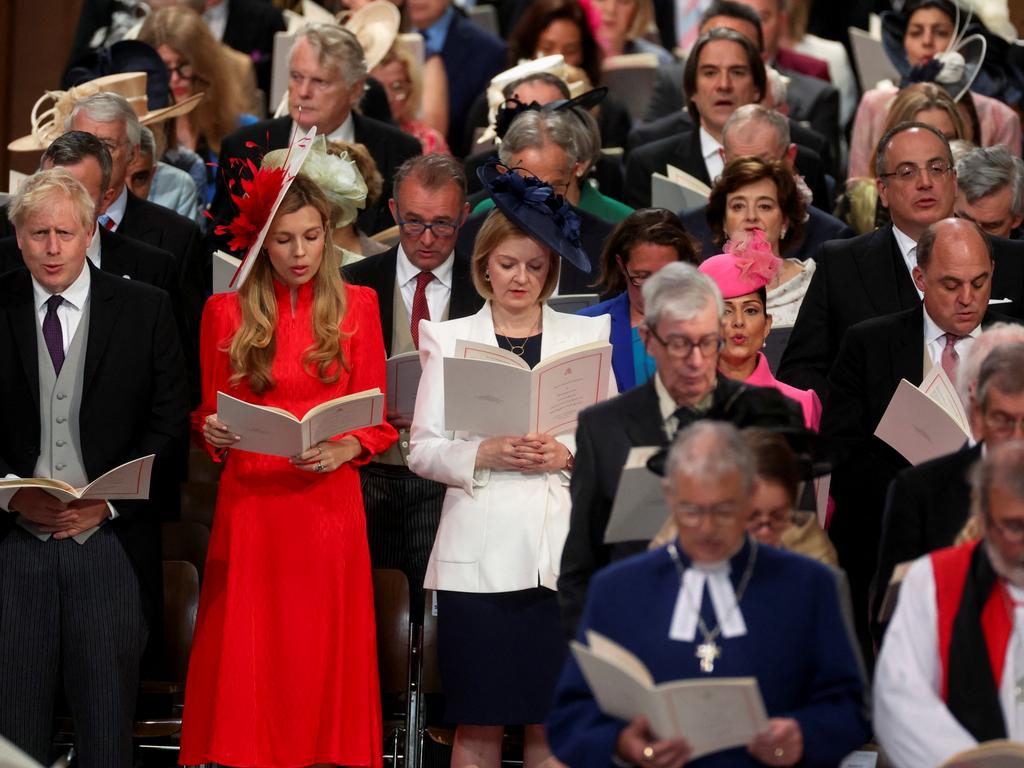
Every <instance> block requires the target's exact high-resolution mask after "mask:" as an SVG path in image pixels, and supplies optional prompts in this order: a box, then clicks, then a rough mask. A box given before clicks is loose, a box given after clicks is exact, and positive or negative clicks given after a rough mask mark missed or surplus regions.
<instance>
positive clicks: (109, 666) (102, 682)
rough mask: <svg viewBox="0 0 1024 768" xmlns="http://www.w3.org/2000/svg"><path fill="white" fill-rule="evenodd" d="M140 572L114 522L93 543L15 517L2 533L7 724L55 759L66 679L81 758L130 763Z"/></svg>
mask: <svg viewBox="0 0 1024 768" xmlns="http://www.w3.org/2000/svg"><path fill="white" fill-rule="evenodd" d="M146 636H147V629H146V620H145V618H144V616H143V613H142V598H141V588H140V586H139V579H138V577H137V576H136V574H135V570H134V569H133V568H132V564H131V561H130V560H129V559H128V554H127V553H126V552H125V550H124V547H123V546H122V545H121V542H120V541H119V540H118V538H117V534H116V533H114V531H113V529H112V528H111V526H110V525H109V524H108V525H104V526H103V527H102V528H100V529H99V530H98V531H97V532H96V533H95V534H94V535H93V536H92V537H91V538H89V539H88V541H86V543H85V544H77V543H76V542H74V541H72V540H70V539H66V540H63V541H55V540H53V539H52V538H51V539H49V540H48V541H40V540H39V539H37V538H36V537H34V536H32V535H31V534H29V533H28V532H27V531H25V530H24V529H23V528H21V527H20V526H17V525H15V526H13V527H12V529H11V530H10V531H9V532H8V534H7V536H5V537H4V539H3V540H2V541H0V733H2V734H3V735H4V736H6V737H7V738H8V739H10V740H11V741H13V742H14V743H15V744H16V745H18V746H19V747H20V748H21V749H23V750H24V751H25V752H27V753H28V754H29V755H31V756H32V757H34V758H35V759H36V760H38V761H39V762H41V763H44V764H49V760H48V753H49V751H50V743H51V739H52V737H53V724H54V707H55V705H56V702H57V700H58V694H59V686H60V685H61V683H63V687H64V692H65V695H66V698H67V702H68V705H69V707H70V709H71V717H72V719H73V721H74V725H75V748H76V751H77V753H78V766H79V768H131V766H132V719H133V716H134V712H135V700H136V696H137V691H138V685H139V660H140V658H141V656H142V651H143V648H144V646H145V643H146Z"/></svg>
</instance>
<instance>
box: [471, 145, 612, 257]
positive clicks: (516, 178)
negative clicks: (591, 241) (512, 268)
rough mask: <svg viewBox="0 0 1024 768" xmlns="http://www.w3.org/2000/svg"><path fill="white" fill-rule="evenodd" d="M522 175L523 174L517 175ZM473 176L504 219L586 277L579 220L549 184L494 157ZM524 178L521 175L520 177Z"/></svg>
mask: <svg viewBox="0 0 1024 768" xmlns="http://www.w3.org/2000/svg"><path fill="white" fill-rule="evenodd" d="M520 172H523V173H520ZM476 173H477V176H479V177H480V181H481V182H482V183H483V185H484V188H485V189H486V190H487V192H488V194H489V195H490V196H491V199H492V200H494V204H495V205H496V206H497V207H498V210H500V211H501V212H502V213H503V214H505V217H506V218H507V219H508V220H509V221H511V222H512V223H513V224H515V225H516V226H517V227H519V229H521V230H523V232H525V233H526V234H527V235H529V236H530V237H532V238H533V239H534V240H537V241H538V242H541V243H543V244H544V245H546V246H547V247H548V248H550V249H551V250H553V251H554V252H555V253H557V254H558V255H559V256H561V257H562V258H563V259H565V260H566V261H568V262H569V263H570V264H572V265H573V266H574V267H576V268H578V269H580V270H582V271H583V272H585V273H587V274H588V275H589V274H590V273H591V271H592V269H593V267H592V266H591V264H590V259H589V258H587V254H586V253H584V251H583V247H582V244H581V243H580V220H579V217H578V216H577V215H576V212H575V211H574V210H573V209H572V206H571V205H569V203H567V202H566V200H565V198H564V197H562V196H561V195H556V194H555V190H554V189H552V188H551V185H550V184H547V183H546V182H543V181H541V180H540V179H538V178H537V177H536V176H533V175H528V174H529V172H528V171H526V170H525V169H522V168H520V169H517V170H514V169H510V168H507V167H506V166H504V165H501V164H500V163H499V162H498V161H497V160H495V159H494V158H492V159H490V160H488V161H487V162H486V163H485V164H484V165H482V166H480V167H479V168H478V169H477V171H476ZM524 173H525V174H527V175H523V174H524Z"/></svg>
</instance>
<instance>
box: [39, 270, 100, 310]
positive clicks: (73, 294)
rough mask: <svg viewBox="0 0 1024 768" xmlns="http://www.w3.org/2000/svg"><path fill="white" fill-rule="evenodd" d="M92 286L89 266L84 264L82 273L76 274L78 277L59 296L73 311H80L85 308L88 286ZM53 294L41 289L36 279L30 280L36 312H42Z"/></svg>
mask: <svg viewBox="0 0 1024 768" xmlns="http://www.w3.org/2000/svg"><path fill="white" fill-rule="evenodd" d="M91 284H92V276H91V275H90V274H89V264H88V262H84V263H83V264H82V271H81V272H79V273H78V277H76V278H75V281H74V282H73V283H71V285H69V286H68V287H67V289H66V290H63V291H61V292H60V294H59V295H60V296H61V297H62V298H63V299H64V301H65V302H66V303H67V304H70V305H71V306H72V307H74V308H75V309H78V310H80V309H82V307H84V306H85V301H86V299H88V298H89V286H90V285H91ZM53 295H55V294H52V293H50V292H49V291H48V290H46V289H45V288H43V286H41V285H40V284H39V283H38V282H36V279H35V278H34V277H33V278H32V296H33V298H34V300H35V306H36V311H38V312H41V311H43V309H44V307H45V306H46V302H47V301H49V300H50V297H51V296H53Z"/></svg>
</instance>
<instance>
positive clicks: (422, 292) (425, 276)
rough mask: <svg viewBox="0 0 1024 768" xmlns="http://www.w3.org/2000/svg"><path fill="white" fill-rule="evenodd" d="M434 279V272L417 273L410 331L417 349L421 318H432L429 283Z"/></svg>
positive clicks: (418, 346)
mask: <svg viewBox="0 0 1024 768" xmlns="http://www.w3.org/2000/svg"><path fill="white" fill-rule="evenodd" d="M433 279H434V273H433V272H420V273H419V274H418V275H416V293H414V294H413V297H412V322H411V323H410V325H409V332H410V333H411V334H412V343H413V344H414V345H415V346H416V349H419V348H420V320H429V319H430V307H429V306H427V283H429V282H430V281H431V280H433Z"/></svg>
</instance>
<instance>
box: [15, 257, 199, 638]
mask: <svg viewBox="0 0 1024 768" xmlns="http://www.w3.org/2000/svg"><path fill="white" fill-rule="evenodd" d="M88 268H89V269H90V270H91V273H92V274H91V280H92V287H91V298H90V308H89V341H88V344H87V347H86V352H85V381H84V382H83V388H82V402H81V408H80V411H79V417H80V424H79V431H80V435H81V450H82V458H83V461H84V463H85V468H86V472H87V473H88V476H89V477H90V478H91V479H95V478H97V477H99V476H100V475H101V474H103V473H104V472H107V471H108V470H111V469H113V468H114V467H116V466H118V465H120V464H123V463H124V462H126V461H130V460H132V459H136V458H138V457H140V456H145V455H146V454H149V453H154V454H156V457H157V459H156V463H155V465H154V468H153V477H152V483H151V491H150V501H148V502H143V501H118V502H117V512H118V515H119V516H118V517H117V518H116V519H115V520H112V521H110V522H109V523H107V525H111V526H113V528H114V530H115V531H116V533H117V535H118V537H119V539H120V540H121V543H122V544H123V545H124V548H125V550H126V551H127V552H128V555H129V557H130V558H131V560H132V563H133V565H134V566H135V570H136V571H137V572H138V574H139V580H140V581H141V583H142V587H143V606H144V608H145V610H146V614H147V617H149V618H150V620H151V624H150V626H154V624H153V623H152V622H153V621H154V620H159V617H160V599H161V598H160V596H161V592H162V589H161V583H162V574H161V565H160V563H161V559H162V557H161V552H160V527H159V520H160V512H161V509H160V507H161V506H162V505H165V504H169V503H173V499H170V498H169V494H173V493H174V492H176V489H177V481H178V480H179V479H180V478H179V477H178V476H177V473H176V463H177V454H176V451H177V449H178V447H179V446H180V445H182V443H183V442H184V441H185V440H186V439H187V435H188V400H187V397H186V393H185V374H184V361H183V359H182V355H181V348H180V345H179V344H178V335H177V332H176V331H175V328H174V315H173V312H172V311H171V303H170V299H168V297H167V294H166V293H164V292H163V291H159V290H157V289H155V288H153V287H151V286H148V285H145V284H144V283H142V282H139V281H135V280H132V281H128V280H122V279H121V278H118V277H114V276H112V275H108V274H107V273H106V272H102V271H100V270H98V269H96V268H94V267H92V266H89V267H88ZM32 298H33V297H32V279H31V276H30V275H29V273H28V270H18V271H15V272H10V273H8V274H6V275H4V276H3V277H0V359H2V360H4V361H5V364H4V365H2V366H0V404H2V405H0V408H2V414H3V415H2V420H3V425H4V428H3V429H0V475H6V474H8V473H13V474H16V475H19V476H21V477H31V476H32V475H33V471H34V469H35V463H36V461H37V459H38V457H39V451H40V445H39V439H40V434H39V363H38V357H37V353H36V323H37V322H38V321H37V320H36V316H35V310H34V308H33V306H32V304H33V301H32ZM12 525H13V517H12V516H11V515H3V516H0V537H3V536H5V535H6V534H7V533H8V531H9V530H10V528H11V526H12Z"/></svg>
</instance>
